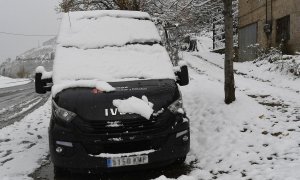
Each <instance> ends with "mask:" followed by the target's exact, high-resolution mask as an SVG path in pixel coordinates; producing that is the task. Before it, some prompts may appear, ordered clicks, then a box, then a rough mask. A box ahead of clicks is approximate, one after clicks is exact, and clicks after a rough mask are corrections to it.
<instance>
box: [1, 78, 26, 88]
mask: <svg viewBox="0 0 300 180" xmlns="http://www.w3.org/2000/svg"><path fill="white" fill-rule="evenodd" d="M30 81H31V80H30V79H12V78H8V77H4V76H1V75H0V91H1V88H6V87H12V86H18V85H23V84H27V83H29V82H30Z"/></svg>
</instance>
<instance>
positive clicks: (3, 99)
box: [0, 81, 49, 129]
mask: <svg viewBox="0 0 300 180" xmlns="http://www.w3.org/2000/svg"><path fill="white" fill-rule="evenodd" d="M48 98H49V94H45V95H38V94H36V93H35V89H34V82H33V81H31V82H30V83H28V84H25V85H19V86H13V87H8V88H1V89H0V129H2V128H3V127H5V126H8V125H10V124H13V123H15V122H17V121H20V120H21V119H22V118H24V117H25V116H26V115H27V114H29V113H31V112H33V111H34V110H35V109H37V108H38V107H40V106H42V105H43V104H45V102H46V101H47V99H48Z"/></svg>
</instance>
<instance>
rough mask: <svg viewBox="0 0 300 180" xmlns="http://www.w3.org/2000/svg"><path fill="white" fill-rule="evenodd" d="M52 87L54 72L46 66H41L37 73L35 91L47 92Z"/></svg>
mask: <svg viewBox="0 0 300 180" xmlns="http://www.w3.org/2000/svg"><path fill="white" fill-rule="evenodd" d="M51 88H52V72H47V71H45V68H44V67H42V66H39V67H37V68H36V73H35V92H36V93H38V94H46V92H47V91H51Z"/></svg>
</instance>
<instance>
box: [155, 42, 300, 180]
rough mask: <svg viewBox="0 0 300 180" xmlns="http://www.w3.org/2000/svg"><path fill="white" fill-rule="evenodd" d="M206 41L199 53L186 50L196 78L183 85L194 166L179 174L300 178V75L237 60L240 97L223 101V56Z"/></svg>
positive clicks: (202, 177) (183, 177) (211, 176)
mask: <svg viewBox="0 0 300 180" xmlns="http://www.w3.org/2000/svg"><path fill="white" fill-rule="evenodd" d="M202 40H203V41H202V42H204V46H202V45H203V44H202V45H200V46H201V47H200V52H199V53H192V54H191V53H184V54H183V58H184V59H185V60H186V61H188V64H189V66H190V73H191V74H190V75H191V78H192V81H191V84H190V85H189V86H188V87H184V88H182V90H183V94H184V100H185V105H186V109H187V111H188V114H189V116H190V118H191V128H192V137H191V138H192V143H191V152H190V154H189V156H188V159H187V161H186V163H192V164H193V166H194V170H193V171H192V172H191V173H190V174H189V175H188V176H182V177H180V178H179V179H204V180H206V179H228V180H233V179H245V180H246V179H252V180H256V179H257V180H261V179H267V180H268V179H270V180H271V179H272V180H282V179H288V180H296V179H300V173H299V169H300V92H299V90H300V88H299V86H300V79H299V78H298V79H297V78H296V77H291V76H290V75H288V74H283V73H280V72H268V71H267V70H268V69H270V68H271V66H272V65H269V68H266V67H263V68H261V67H256V66H254V65H252V64H253V63H251V62H247V63H236V64H235V69H236V86H237V101H236V102H235V103H233V104H232V105H229V106H228V105H225V104H224V103H223V98H224V95H223V94H224V93H223V79H224V75H223V74H224V70H223V63H224V61H223V56H222V55H219V54H214V53H210V52H208V50H209V48H208V47H205V43H206V42H209V41H210V40H209V39H208V38H202ZM265 66H268V65H265ZM158 179H160V180H163V179H166V178H165V177H160V178H158Z"/></svg>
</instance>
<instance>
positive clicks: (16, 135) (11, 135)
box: [0, 100, 51, 180]
mask: <svg viewBox="0 0 300 180" xmlns="http://www.w3.org/2000/svg"><path fill="white" fill-rule="evenodd" d="M50 115H51V113H50V100H49V101H48V102H47V103H46V104H45V105H44V106H42V107H40V108H38V109H36V110H35V111H34V112H33V113H31V114H29V115H28V116H26V117H25V118H24V119H22V121H20V122H16V123H14V124H13V125H10V126H7V127H5V128H2V129H0V147H1V148H0V180H18V179H20V180H21V179H22V180H23V179H30V178H29V177H28V175H29V174H30V173H32V172H34V170H35V169H36V168H38V167H39V166H40V164H41V160H42V159H44V156H46V155H47V154H48V133H47V129H48V125H49V120H50Z"/></svg>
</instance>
